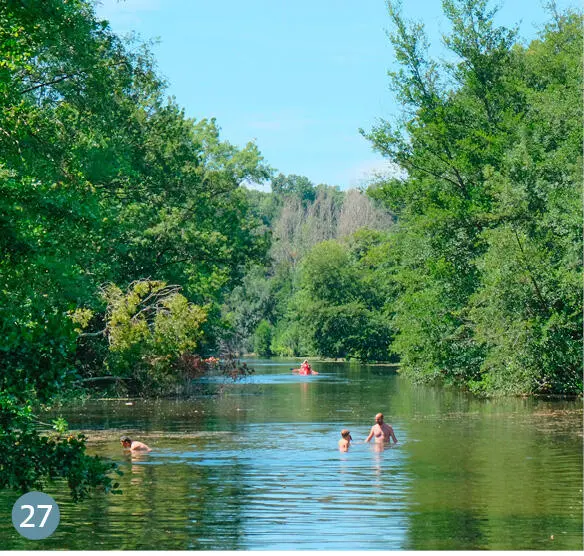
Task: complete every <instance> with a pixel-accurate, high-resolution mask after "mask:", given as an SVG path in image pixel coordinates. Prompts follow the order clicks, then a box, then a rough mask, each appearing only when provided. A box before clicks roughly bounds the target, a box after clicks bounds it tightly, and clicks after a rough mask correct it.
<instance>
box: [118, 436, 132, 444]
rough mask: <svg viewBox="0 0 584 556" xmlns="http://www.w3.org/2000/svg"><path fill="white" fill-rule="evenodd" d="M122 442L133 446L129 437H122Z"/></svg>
mask: <svg viewBox="0 0 584 556" xmlns="http://www.w3.org/2000/svg"><path fill="white" fill-rule="evenodd" d="M120 442H122V443H124V442H129V443H130V444H132V439H131V438H130V437H129V436H122V437H120Z"/></svg>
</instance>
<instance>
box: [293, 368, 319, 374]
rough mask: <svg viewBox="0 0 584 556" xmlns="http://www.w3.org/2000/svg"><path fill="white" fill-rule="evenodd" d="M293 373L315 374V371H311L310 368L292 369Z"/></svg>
mask: <svg viewBox="0 0 584 556" xmlns="http://www.w3.org/2000/svg"><path fill="white" fill-rule="evenodd" d="M292 372H293V373H298V374H299V375H317V374H318V373H317V372H316V371H311V370H310V369H306V370H305V369H292Z"/></svg>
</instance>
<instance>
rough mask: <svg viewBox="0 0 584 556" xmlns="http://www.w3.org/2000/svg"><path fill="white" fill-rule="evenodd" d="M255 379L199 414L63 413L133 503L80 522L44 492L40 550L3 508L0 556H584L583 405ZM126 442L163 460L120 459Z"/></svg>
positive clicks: (376, 377)
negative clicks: (437, 555)
mask: <svg viewBox="0 0 584 556" xmlns="http://www.w3.org/2000/svg"><path fill="white" fill-rule="evenodd" d="M248 363H249V365H250V366H251V367H253V368H254V369H255V373H254V374H253V375H252V376H251V377H249V378H247V379H245V380H244V381H242V382H240V383H237V384H235V385H227V386H225V387H224V386H223V385H222V384H220V383H215V382H213V381H209V382H208V383H206V384H203V385H201V395H200V396H199V397H197V398H196V399H192V400H188V401H186V400H159V401H142V400H132V401H126V400H110V401H90V402H86V403H84V404H82V405H74V406H71V407H67V408H66V409H64V410H62V411H61V413H62V414H63V415H64V417H65V418H66V419H67V420H68V421H69V425H70V427H71V428H73V429H76V430H83V431H84V432H85V433H86V434H87V436H88V438H89V442H88V446H89V449H88V450H89V452H90V453H93V454H99V455H101V456H104V457H107V458H109V459H112V460H114V461H116V462H118V463H119V464H120V469H121V470H122V471H123V472H124V475H123V477H122V478H121V480H120V483H121V488H122V490H123V494H121V495H107V496H106V495H104V494H100V493H97V494H94V495H93V496H92V498H91V499H89V500H86V501H84V502H82V503H80V504H73V503H72V502H71V501H70V499H69V495H68V491H67V488H66V486H65V485H53V486H49V487H46V488H45V489H44V491H45V492H47V493H49V494H51V495H53V497H54V498H55V499H56V500H57V502H58V503H59V507H60V510H61V523H60V525H59V527H58V529H57V530H56V531H55V533H54V534H53V535H52V536H51V537H49V538H47V539H45V540H40V541H29V540H26V539H24V538H22V537H20V536H19V535H18V534H17V533H16V532H15V531H14V529H13V528H12V524H11V519H10V511H11V508H12V504H13V503H14V501H15V500H16V499H17V497H18V495H17V494H16V493H12V492H7V491H4V492H1V493H0V548H3V549H31V548H42V549H49V550H50V549H57V548H66V549H75V550H85V549H93V550H103V549H157V550H161V549H222V550H237V549H277V550H287V549H328V550H335V549H342V550H347V549H353V550H360V549H387V550H441V549H450V550H462V549H464V550H479V549H494V550H514V549H523V550H533V549H548V550H556V549H561V550H582V548H583V543H582V528H583V518H582V471H583V469H582V464H583V461H582V460H583V442H582V441H583V437H582V428H583V426H582V425H583V423H582V400H577V401H567V400H561V401H544V400H536V399H515V398H513V399H496V400H479V399H476V398H474V397H472V396H470V395H468V394H466V393H463V392H460V391H457V390H450V389H445V388H434V387H428V386H417V385H413V384H412V383H410V382H409V381H408V380H406V379H404V378H403V377H401V376H399V375H398V374H396V373H395V371H394V370H393V368H391V367H387V366H374V365H360V364H356V363H325V362H322V363H318V362H317V363H315V365H314V367H315V369H316V370H318V371H319V373H320V374H318V375H316V376H297V375H293V374H292V373H291V372H290V369H291V368H292V367H293V366H296V365H297V361H292V360H283V359H275V360H248ZM218 389H222V393H221V394H220V395H216V392H217V390H218ZM130 404H131V405H130ZM380 411H381V412H383V413H384V414H385V420H386V422H388V423H390V424H391V425H392V426H393V427H394V430H395V434H396V436H397V438H398V440H399V442H398V444H397V445H395V446H393V445H392V446H391V447H388V448H386V449H385V450H383V451H379V450H376V448H375V445H374V444H373V443H372V444H371V445H369V444H364V443H363V440H364V439H365V437H366V436H367V434H368V433H369V430H370V427H371V425H373V423H374V416H375V414H376V413H377V412H380ZM342 428H348V429H350V431H351V435H352V437H353V440H354V442H353V445H352V446H351V448H350V450H349V451H348V452H346V453H342V452H339V451H338V449H337V442H338V440H339V439H340V430H341V429H342ZM122 434H129V435H130V436H132V437H135V438H136V439H138V440H142V441H144V442H146V443H147V444H149V445H150V446H151V447H152V448H153V451H152V452H151V453H150V454H147V455H142V456H139V457H131V456H129V455H125V454H123V452H122V450H121V448H120V445H119V437H120V435H122Z"/></svg>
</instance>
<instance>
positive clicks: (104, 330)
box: [0, 0, 583, 497]
mask: <svg viewBox="0 0 584 556" xmlns="http://www.w3.org/2000/svg"><path fill="white" fill-rule="evenodd" d="M388 8H389V17H390V19H391V23H392V33H391V36H390V39H391V42H392V44H393V46H394V50H395V63H394V70H393V71H391V72H390V75H389V78H390V82H391V86H392V90H393V91H394V94H395V95H396V96H397V98H398V100H399V102H400V104H401V107H402V108H401V112H400V113H399V114H397V115H395V116H394V117H393V118H392V119H391V120H389V121H386V120H380V121H379V123H378V125H376V126H375V127H374V128H373V129H370V130H362V133H363V135H364V136H365V137H366V138H367V139H368V140H369V141H370V142H371V145H372V148H373V149H375V150H376V151H377V152H379V153H381V154H382V155H383V156H385V157H387V158H388V159H389V160H390V161H391V162H392V163H394V164H395V166H396V168H397V169H399V170H398V172H397V173H396V174H395V175H388V176H385V177H383V178H379V179H376V180H375V181H374V182H372V183H371V184H369V186H368V187H367V188H364V189H363V190H359V191H358V190H348V191H342V190H340V189H339V188H338V187H336V186H334V185H327V184H313V183H311V182H310V180H309V179H307V178H305V177H303V176H297V175H283V174H281V173H278V172H277V171H276V170H274V169H273V168H271V167H270V166H269V164H268V163H267V162H266V161H264V160H263V158H262V156H261V153H260V150H259V148H258V146H256V145H255V144H254V143H249V144H247V145H245V146H244V147H237V146H234V145H232V144H230V143H229V142H228V141H227V140H226V139H224V138H223V137H221V134H220V129H219V127H218V124H217V123H216V122H215V121H214V120H213V119H211V120H206V119H202V120H193V119H190V118H187V117H186V116H185V113H184V110H183V109H182V108H181V107H180V106H178V105H177V103H176V102H175V100H174V99H172V98H168V97H167V94H166V88H165V87H166V86H165V83H164V82H163V81H162V80H161V79H160V77H159V76H158V73H157V70H156V65H155V61H154V60H153V57H152V55H151V53H150V51H149V49H148V47H147V46H146V45H143V44H141V43H139V42H136V41H134V42H133V41H131V40H126V39H124V40H122V39H121V38H119V37H118V36H116V35H115V34H114V33H113V32H112V30H111V29H110V27H109V25H108V23H107V22H105V21H100V20H98V19H97V18H96V16H95V12H94V8H93V4H92V3H91V2H89V1H87V0H70V1H65V0H42V1H41V0H26V1H25V0H21V1H17V0H12V1H8V2H3V3H1V4H0V34H1V36H0V48H1V49H2V52H1V56H0V107H1V112H0V153H1V154H2V156H1V159H0V248H1V254H2V256H1V258H0V361H1V365H2V373H1V374H0V427H1V432H0V454H2V455H0V488H2V487H12V488H17V489H21V490H26V489H29V488H32V487H39V486H42V481H44V480H46V479H47V478H55V477H66V478H67V479H68V480H69V484H70V487H71V489H72V492H73V495H74V496H75V497H82V496H84V495H85V494H86V492H87V490H88V488H90V487H92V486H95V485H103V486H105V487H106V489H115V486H114V483H113V481H112V480H111V479H110V478H108V475H107V473H108V471H109V469H110V468H109V467H108V465H106V464H104V463H103V462H101V461H98V460H95V459H90V458H88V457H87V456H86V455H85V453H84V439H83V438H81V437H78V436H74V435H67V434H66V433H65V430H66V425H65V424H63V423H59V422H57V423H55V424H54V428H55V434H54V435H52V436H46V435H40V434H39V433H38V427H39V426H40V425H39V424H38V423H37V421H36V418H35V417H34V414H35V411H37V410H38V407H39V404H51V403H52V402H54V400H55V399H57V398H61V397H63V396H64V395H66V394H67V393H70V392H72V391H79V390H80V389H81V388H83V387H84V386H87V385H89V384H94V383H96V382H99V380H100V379H103V378H104V377H115V379H116V380H118V382H116V385H117V386H116V387H121V386H122V385H123V387H124V388H126V389H128V388H130V389H131V390H132V391H133V392H135V393H136V392H137V393H142V394H146V395H148V394H150V395H153V394H155V395H156V394H164V393H165V392H166V391H168V390H169V389H172V388H174V386H175V385H176V384H177V383H179V382H182V381H185V380H188V379H189V378H190V377H192V376H195V375H196V374H197V373H200V372H205V371H206V370H207V369H208V368H209V366H212V365H214V364H215V363H212V364H211V363H209V362H208V361H209V359H207V360H205V359H204V358H209V357H210V356H224V355H226V354H232V353H237V352H255V353H258V354H260V355H286V356H319V357H335V358H338V357H343V358H355V359H359V360H363V361H394V362H398V363H399V366H400V370H401V372H402V373H404V374H405V375H408V376H410V377H411V378H412V379H413V380H424V381H432V382H438V383H442V384H451V385H456V386H459V387H464V388H467V389H470V390H471V391H472V392H475V393H477V394H481V395H492V394H501V393H502V394H514V395H517V394H574V393H579V392H581V391H582V350H581V337H582V326H583V323H582V248H583V245H582V205H581V199H582V197H581V195H582V171H583V168H582V102H581V95H582V18H581V15H580V14H576V13H571V12H566V13H558V12H557V10H556V9H555V7H554V6H553V5H550V7H549V22H548V24H547V25H546V26H545V27H544V28H543V29H541V30H540V34H539V37H538V38H537V39H536V40H534V41H532V42H531V43H530V44H524V43H523V42H522V41H521V40H519V38H518V36H517V32H516V31H515V30H513V29H506V28H502V27H499V26H497V25H496V24H495V23H494V12H492V11H490V8H489V7H488V5H487V3H486V2H484V1H483V0H443V9H444V13H445V16H446V17H447V19H448V21H449V22H450V30H449V33H448V35H447V36H446V37H445V38H444V40H445V44H446V46H447V47H448V49H449V53H450V55H449V57H448V58H447V59H446V61H439V60H435V59H433V58H432V57H431V56H430V54H429V52H430V47H429V45H428V43H427V40H426V38H425V36H424V30H423V27H422V26H421V25H419V24H417V23H411V22H408V21H406V20H405V19H404V18H403V17H402V15H401V13H400V11H399V6H397V5H394V4H392V3H390V4H389V6H388ZM390 63H391V61H388V65H389V64H390ZM380 116H383V115H380ZM254 184H255V185H262V184H264V185H266V184H269V185H270V186H271V187H270V189H271V191H270V192H269V193H263V192H261V191H258V190H256V189H254V187H253V186H254ZM213 361H214V360H213ZM33 460H34V464H31V465H30V466H25V465H22V462H23V461H33Z"/></svg>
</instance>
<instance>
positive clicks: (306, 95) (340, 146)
mask: <svg viewBox="0 0 584 556" xmlns="http://www.w3.org/2000/svg"><path fill="white" fill-rule="evenodd" d="M499 4H500V5H501V10H500V12H499V15H498V21H499V22H500V23H503V24H505V25H509V26H511V25H514V24H519V29H520V36H521V37H523V38H524V39H531V38H534V37H535V34H536V28H537V26H538V25H540V24H541V23H542V22H544V21H546V20H547V15H546V13H545V11H544V9H543V7H542V2H540V1H539V0H506V1H504V2H499ZM403 5H404V6H403V9H404V13H405V14H406V16H407V17H409V18H412V19H416V20H419V21H422V22H424V24H425V25H426V29H427V33H428V36H429V38H430V41H431V43H432V46H433V47H434V48H435V53H436V54H435V55H436V56H437V57H439V56H440V55H441V53H443V50H442V47H441V43H440V36H441V34H442V33H444V32H446V31H447V30H448V25H447V22H446V20H445V18H444V17H443V16H442V15H441V3H440V1H439V0H415V1H414V0H403ZM557 5H558V7H559V8H563V7H566V6H572V7H578V6H579V5H580V4H579V1H578V0H558V1H557ZM97 13H98V15H99V16H100V17H102V18H104V19H107V20H109V21H110V24H111V26H112V28H113V30H114V31H116V32H118V33H120V34H124V33H128V32H131V31H135V32H137V33H138V34H139V35H140V37H141V38H142V39H143V40H149V39H158V40H159V43H158V44H157V45H155V46H154V47H153V51H154V54H155V57H156V59H157V62H158V67H159V73H160V74H161V75H163V76H164V77H165V78H166V79H167V81H168V84H169V87H168V93H169V94H171V95H173V96H175V97H176V100H177V102H178V103H179V104H180V105H181V106H183V107H184V108H185V110H186V113H187V115H188V116H190V117H193V118H196V119H201V118H211V117H215V118H217V122H218V124H219V126H220V127H221V129H222V137H223V139H226V140H228V141H230V142H231V143H234V144H236V145H240V146H242V145H244V144H245V143H247V142H248V141H250V140H255V142H256V144H257V145H258V147H259V149H260V151H261V152H262V154H263V155H264V158H265V159H266V162H267V163H268V164H270V165H271V166H272V167H274V168H275V169H277V170H278V171H281V172H282V173H284V174H299V175H304V176H307V177H308V178H310V179H311V180H312V181H313V182H315V183H327V184H330V185H339V186H341V187H342V188H347V187H355V186H358V185H361V184H362V183H364V181H366V180H367V179H368V178H369V177H371V175H372V173H374V172H376V171H380V170H383V169H384V168H385V167H386V166H387V163H386V162H385V161H383V159H382V158H381V157H379V156H378V155H376V154H375V153H373V151H372V150H371V148H370V146H369V143H368V142H367V141H366V140H365V139H363V138H362V137H361V136H360V134H359V132H358V129H359V128H360V127H362V128H365V129H368V128H370V127H371V125H372V124H373V123H374V122H375V120H376V119H377V118H379V117H382V118H386V119H390V118H391V117H392V115H394V114H396V113H397V112H398V107H397V105H396V104H395V103H394V101H393V98H392V94H391V92H390V91H389V89H388V78H387V71H388V69H390V68H392V67H394V65H393V64H394V61H393V55H392V49H391V46H390V44H389V41H388V39H387V37H386V31H387V30H388V29H389V18H388V16H387V12H386V6H385V2H384V1H383V0H359V1H356V0H334V1H333V0H310V1H308V0H294V1H291V0H247V2H242V1H241V0H240V1H236V0H212V1H211V0H125V1H123V0H122V1H120V0H101V2H100V5H98V6H97Z"/></svg>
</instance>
